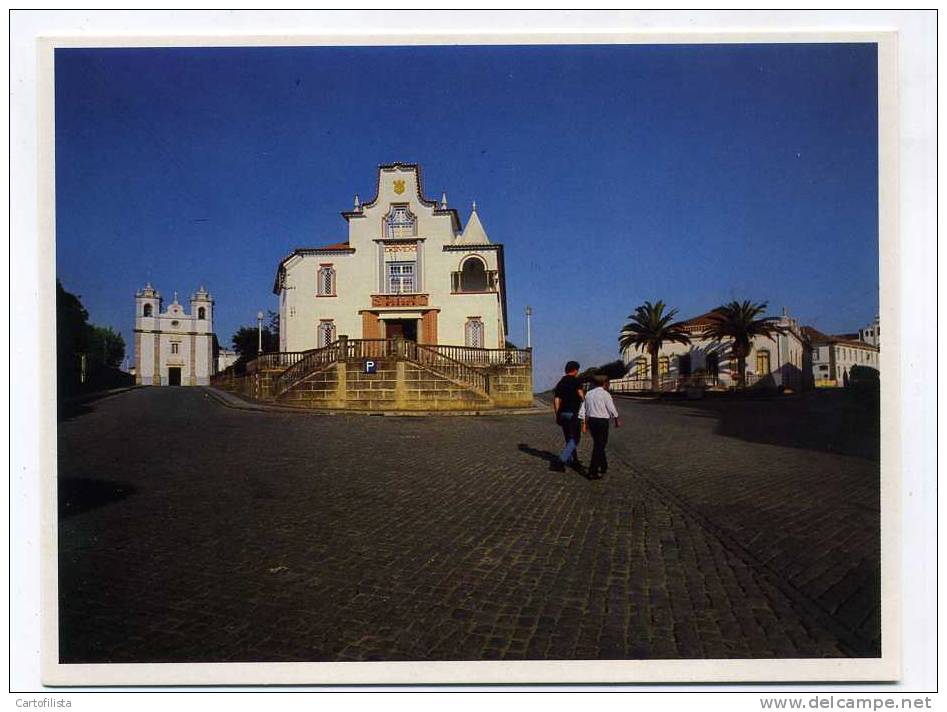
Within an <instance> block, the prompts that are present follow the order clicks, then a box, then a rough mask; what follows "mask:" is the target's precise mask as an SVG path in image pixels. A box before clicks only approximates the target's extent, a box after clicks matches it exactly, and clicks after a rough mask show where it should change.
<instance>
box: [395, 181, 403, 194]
mask: <svg viewBox="0 0 947 712" xmlns="http://www.w3.org/2000/svg"><path fill="white" fill-rule="evenodd" d="M395 193H397V194H398V195H401V194H402V193H404V181H403V180H396V181H395Z"/></svg>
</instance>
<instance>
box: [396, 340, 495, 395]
mask: <svg viewBox="0 0 947 712" xmlns="http://www.w3.org/2000/svg"><path fill="white" fill-rule="evenodd" d="M395 348H396V349H403V353H398V354H397V355H399V356H402V357H403V358H406V359H407V360H409V361H414V362H415V363H417V364H420V365H421V366H425V367H426V368H429V369H431V370H432V371H436V372H438V373H440V374H441V375H443V376H447V377H448V378H450V379H451V380H453V381H456V382H457V383H462V384H463V385H465V386H468V387H470V388H473V389H475V390H478V391H480V392H481V393H483V394H484V395H487V394H488V393H489V392H490V377H489V376H488V375H487V374H486V373H484V372H483V371H481V370H479V369H477V368H474V367H472V366H470V365H469V364H466V363H462V362H460V361H457V360H456V359H453V358H451V357H449V356H446V355H445V354H443V353H441V352H440V351H437V350H435V349H434V348H432V347H430V346H424V345H422V344H416V343H415V342H413V341H401V340H398V341H396V342H395Z"/></svg>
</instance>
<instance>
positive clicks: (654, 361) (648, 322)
mask: <svg viewBox="0 0 947 712" xmlns="http://www.w3.org/2000/svg"><path fill="white" fill-rule="evenodd" d="M665 307H666V305H665V303H664V302H662V301H658V302H655V303H654V304H652V303H651V302H645V303H644V304H642V305H641V306H639V307H638V308H636V309H635V313H634V314H630V315H629V316H628V318H629V319H630V321H629V322H628V323H627V324H625V326H624V327H623V328H622V330H621V335H620V336H619V337H618V345H619V347H620V348H621V349H622V350H625V349H627V348H629V347H631V346H634V347H635V350H636V351H646V352H647V353H648V354H649V355H650V356H651V390H653V391H658V390H660V387H661V380H660V374H659V373H658V353H659V352H660V351H661V347H662V346H663V345H664V344H669V343H678V344H689V343H690V342H691V339H690V336H688V335H687V333H686V332H685V331H684V330H683V329H682V322H679V321H677V322H676V321H674V317H675V316H676V315H677V309H670V310H668V311H667V312H665V311H664V310H665Z"/></svg>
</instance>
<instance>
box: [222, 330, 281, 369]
mask: <svg viewBox="0 0 947 712" xmlns="http://www.w3.org/2000/svg"><path fill="white" fill-rule="evenodd" d="M262 334H263V353H265V354H269V353H274V352H276V351H278V350H279V336H278V335H277V334H275V333H274V332H273V331H272V330H271V329H270V327H269V326H268V325H266V326H264V327H263V332H262ZM231 342H232V343H233V349H234V351H236V352H237V354H238V358H237V361H239V362H241V363H246V362H248V361H252V360H253V359H255V358H256V357H257V350H258V347H259V335H258V334H257V327H256V326H255V325H254V326H241V327H240V328H239V329H237V331H236V333H235V334H234V335H233V337H232V338H231Z"/></svg>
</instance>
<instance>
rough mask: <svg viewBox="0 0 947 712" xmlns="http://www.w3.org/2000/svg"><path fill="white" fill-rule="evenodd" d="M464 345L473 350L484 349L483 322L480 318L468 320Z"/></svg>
mask: <svg viewBox="0 0 947 712" xmlns="http://www.w3.org/2000/svg"><path fill="white" fill-rule="evenodd" d="M464 343H465V344H466V345H467V346H471V347H473V348H477V349H482V348H483V343H484V338H483V322H482V321H481V320H480V317H471V318H469V319H467V326H465V327H464Z"/></svg>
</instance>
